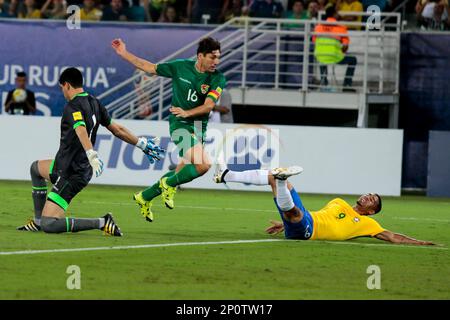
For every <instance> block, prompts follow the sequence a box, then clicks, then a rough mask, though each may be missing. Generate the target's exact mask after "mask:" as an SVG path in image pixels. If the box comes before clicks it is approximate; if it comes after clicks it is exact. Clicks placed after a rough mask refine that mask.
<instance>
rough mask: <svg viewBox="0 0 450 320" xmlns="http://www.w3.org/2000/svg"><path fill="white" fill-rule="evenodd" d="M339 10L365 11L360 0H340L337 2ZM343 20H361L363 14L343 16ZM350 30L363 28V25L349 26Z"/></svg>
mask: <svg viewBox="0 0 450 320" xmlns="http://www.w3.org/2000/svg"><path fill="white" fill-rule="evenodd" d="M336 8H337V11H351V12H364V9H363V5H362V3H361V2H359V1H358V0H338V1H337V4H336ZM341 20H342V21H347V22H361V21H362V16H353V15H350V16H342V17H341ZM347 29H348V30H361V26H347Z"/></svg>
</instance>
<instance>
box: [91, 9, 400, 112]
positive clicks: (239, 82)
mask: <svg viewBox="0 0 450 320" xmlns="http://www.w3.org/2000/svg"><path fill="white" fill-rule="evenodd" d="M343 14H350V15H362V16H364V14H360V13H356V14H355V13H343ZM366 15H367V14H366ZM380 17H381V18H386V17H388V18H389V19H388V20H381V22H380V25H379V26H378V29H377V30H369V29H368V28H365V24H364V23H361V22H344V21H339V24H341V25H346V26H347V27H355V28H360V29H362V30H351V31H349V34H348V36H349V38H350V48H349V51H348V52H347V53H346V55H352V56H355V57H356V58H357V61H358V63H357V65H356V68H355V74H354V77H353V85H352V89H353V90H356V92H357V93H364V94H366V93H377V94H397V93H398V87H399V57H400V31H401V18H400V14H399V13H381V14H380ZM318 23H319V22H318V21H317V20H291V19H262V18H248V17H245V18H234V19H232V20H230V21H228V22H227V23H225V24H223V25H221V26H219V27H218V28H216V29H214V30H213V31H211V32H209V33H207V34H205V35H204V36H213V37H214V36H217V35H218V34H219V33H221V32H222V33H223V32H224V31H226V32H225V36H223V37H222V38H221V39H219V40H220V41H221V44H222V57H221V60H222V61H221V64H220V66H219V69H220V70H221V71H222V72H223V73H224V75H225V77H226V78H227V83H228V86H229V87H239V88H243V89H245V88H268V89H269V88H270V89H281V90H301V91H303V92H310V91H318V92H320V91H328V92H329V91H331V92H341V91H342V90H343V89H348V88H344V86H343V79H344V77H345V75H344V73H345V70H346V68H345V66H341V65H333V66H332V72H328V76H327V78H330V80H331V81H329V84H328V85H324V83H323V81H322V83H321V81H320V78H321V74H320V67H321V66H322V70H323V69H324V66H323V65H320V64H319V63H318V62H317V61H316V59H315V57H314V50H313V47H314V43H313V41H312V37H313V36H316V37H317V36H326V35H329V34H326V33H316V32H314V27H315V26H316V25H317V24H318ZM320 23H321V24H324V25H326V24H331V23H329V22H324V21H321V22H320ZM334 35H336V34H334ZM196 46H197V42H196V41H193V42H192V43H191V44H190V45H188V46H186V47H184V48H181V49H180V50H178V51H177V52H175V53H173V54H172V55H170V56H168V57H166V58H165V59H163V60H161V61H159V62H164V61H168V60H172V59H175V58H179V57H183V58H195V56H194V55H193V51H194V49H195V47H196ZM322 78H323V77H322ZM133 83H134V84H135V86H134V87H135V88H133V89H131V90H130V89H128V91H127V92H124V93H123V94H121V96H120V97H119V98H117V99H114V101H112V102H110V103H107V105H106V107H107V109H108V110H109V111H110V112H111V113H112V116H113V117H115V118H135V117H140V118H146V119H158V120H161V119H165V118H166V117H167V116H168V114H169V111H168V109H169V108H170V100H171V96H172V91H171V90H172V88H171V80H170V79H167V78H162V77H150V76H149V77H143V73H141V72H138V73H136V74H135V75H134V76H132V77H131V78H129V79H127V80H125V81H123V82H122V83H120V84H119V85H117V86H115V87H113V88H111V89H110V90H108V91H107V92H105V93H103V94H102V95H101V96H99V98H100V99H105V100H107V99H108V97H110V96H112V95H114V94H116V95H117V93H118V92H120V91H121V90H124V89H125V88H129V87H130V85H131V84H133ZM148 109H152V112H151V113H148V112H146V110H148Z"/></svg>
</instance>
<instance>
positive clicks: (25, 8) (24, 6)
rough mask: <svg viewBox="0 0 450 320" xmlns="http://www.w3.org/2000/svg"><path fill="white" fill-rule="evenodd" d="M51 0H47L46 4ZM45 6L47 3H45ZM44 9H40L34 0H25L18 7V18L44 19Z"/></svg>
mask: <svg viewBox="0 0 450 320" xmlns="http://www.w3.org/2000/svg"><path fill="white" fill-rule="evenodd" d="M50 2H51V0H47V2H46V5H47V6H48V4H49V3H50ZM44 7H45V5H44ZM43 11H44V10H42V9H41V10H40V9H38V8H37V5H36V2H35V1H34V0H25V1H24V2H23V3H21V5H20V6H19V7H18V11H17V18H19V19H42V12H43Z"/></svg>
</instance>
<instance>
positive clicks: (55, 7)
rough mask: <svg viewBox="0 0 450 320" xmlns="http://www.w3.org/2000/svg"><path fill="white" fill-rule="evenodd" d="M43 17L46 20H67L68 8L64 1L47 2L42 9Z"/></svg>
mask: <svg viewBox="0 0 450 320" xmlns="http://www.w3.org/2000/svg"><path fill="white" fill-rule="evenodd" d="M41 12H42V15H43V16H44V17H45V18H46V19H65V18H66V17H67V16H68V14H67V6H66V4H65V3H64V1H63V0H50V1H47V2H46V3H45V4H44V5H43V6H42V9H41Z"/></svg>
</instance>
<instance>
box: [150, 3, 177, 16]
mask: <svg viewBox="0 0 450 320" xmlns="http://www.w3.org/2000/svg"><path fill="white" fill-rule="evenodd" d="M175 3H176V0H150V5H149V12H150V19H151V20H152V21H159V20H160V17H161V15H162V13H163V12H164V11H165V9H166V7H168V6H169V5H170V6H174V5H175Z"/></svg>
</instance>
